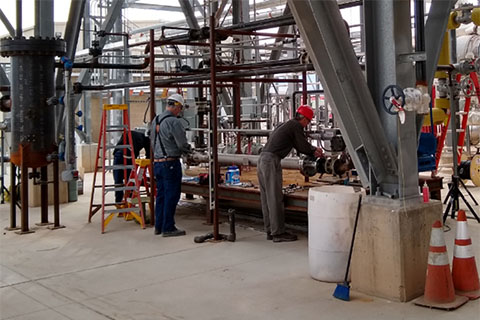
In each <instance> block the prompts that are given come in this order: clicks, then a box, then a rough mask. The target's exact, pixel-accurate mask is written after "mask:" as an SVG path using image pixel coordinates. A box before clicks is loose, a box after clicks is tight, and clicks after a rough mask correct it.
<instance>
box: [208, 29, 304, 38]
mask: <svg viewBox="0 0 480 320" xmlns="http://www.w3.org/2000/svg"><path fill="white" fill-rule="evenodd" d="M217 33H219V34H224V35H243V36H261V37H272V38H296V37H297V35H296V34H291V33H270V32H257V31H241V30H228V29H217Z"/></svg>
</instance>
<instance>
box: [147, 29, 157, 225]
mask: <svg viewBox="0 0 480 320" xmlns="http://www.w3.org/2000/svg"><path fill="white" fill-rule="evenodd" d="M154 42H155V31H154V30H153V29H150V42H149V48H148V49H149V50H150V52H149V53H150V123H153V119H154V118H155V112H156V110H155V46H154ZM145 51H147V48H145ZM154 153H155V150H153V148H150V160H152V161H150V226H152V227H153V226H154V225H155V199H154V195H155V194H156V192H155V190H156V188H157V186H156V185H155V171H154V170H153V160H154Z"/></svg>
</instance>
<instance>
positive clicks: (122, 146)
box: [107, 144, 132, 149]
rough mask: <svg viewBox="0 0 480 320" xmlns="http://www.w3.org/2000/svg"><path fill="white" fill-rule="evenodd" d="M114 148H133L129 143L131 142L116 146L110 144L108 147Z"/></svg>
mask: <svg viewBox="0 0 480 320" xmlns="http://www.w3.org/2000/svg"><path fill="white" fill-rule="evenodd" d="M112 148H115V149H132V146H131V145H129V144H119V145H118V146H115V145H108V146H107V149H112Z"/></svg>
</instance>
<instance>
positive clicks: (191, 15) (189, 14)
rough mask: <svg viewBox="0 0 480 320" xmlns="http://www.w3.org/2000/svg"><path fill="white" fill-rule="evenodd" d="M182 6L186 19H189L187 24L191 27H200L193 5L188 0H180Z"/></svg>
mask: <svg viewBox="0 0 480 320" xmlns="http://www.w3.org/2000/svg"><path fill="white" fill-rule="evenodd" d="M178 2H179V3H180V7H181V9H182V11H183V13H184V14H185V19H187V24H188V27H189V28H192V29H200V25H199V24H198V21H197V18H196V17H195V12H194V11H193V8H192V5H191V4H190V1H188V0H178Z"/></svg>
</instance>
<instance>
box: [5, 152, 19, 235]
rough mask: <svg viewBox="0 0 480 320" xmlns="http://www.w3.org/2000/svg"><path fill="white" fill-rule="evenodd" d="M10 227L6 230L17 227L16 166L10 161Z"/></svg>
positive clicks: (16, 228)
mask: <svg viewBox="0 0 480 320" xmlns="http://www.w3.org/2000/svg"><path fill="white" fill-rule="evenodd" d="M10 189H11V190H10V227H9V228H6V230H9V231H10V230H18V229H19V228H18V227H17V167H16V166H15V164H14V163H13V162H11V161H10Z"/></svg>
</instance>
